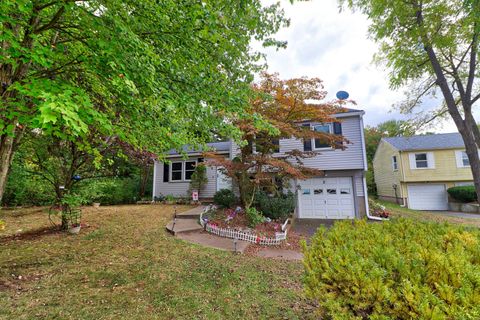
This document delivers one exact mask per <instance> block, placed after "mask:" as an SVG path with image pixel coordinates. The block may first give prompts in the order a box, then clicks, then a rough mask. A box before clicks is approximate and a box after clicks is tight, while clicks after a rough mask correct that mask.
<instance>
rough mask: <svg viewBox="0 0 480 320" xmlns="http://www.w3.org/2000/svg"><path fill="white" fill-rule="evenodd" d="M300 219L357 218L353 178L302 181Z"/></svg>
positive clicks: (299, 198)
mask: <svg viewBox="0 0 480 320" xmlns="http://www.w3.org/2000/svg"><path fill="white" fill-rule="evenodd" d="M298 184H299V186H300V189H299V190H298V217H299V218H304V219H353V218H355V202H354V189H353V184H352V178H351V177H338V178H312V179H308V180H305V181H300V182H299V183H298Z"/></svg>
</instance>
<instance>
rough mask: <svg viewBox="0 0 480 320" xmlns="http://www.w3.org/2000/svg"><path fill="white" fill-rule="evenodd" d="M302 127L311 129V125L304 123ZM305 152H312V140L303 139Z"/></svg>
mask: <svg viewBox="0 0 480 320" xmlns="http://www.w3.org/2000/svg"><path fill="white" fill-rule="evenodd" d="M302 127H310V123H304V124H302ZM303 151H312V139H307V140H305V139H303Z"/></svg>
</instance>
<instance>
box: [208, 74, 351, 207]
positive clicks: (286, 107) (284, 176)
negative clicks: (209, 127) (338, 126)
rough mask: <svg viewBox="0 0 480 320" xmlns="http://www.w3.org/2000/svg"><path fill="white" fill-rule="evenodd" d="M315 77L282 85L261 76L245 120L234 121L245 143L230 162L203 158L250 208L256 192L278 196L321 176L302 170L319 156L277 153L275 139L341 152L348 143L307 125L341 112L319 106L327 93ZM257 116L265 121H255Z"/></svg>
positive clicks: (330, 119) (337, 107) (334, 107)
mask: <svg viewBox="0 0 480 320" xmlns="http://www.w3.org/2000/svg"><path fill="white" fill-rule="evenodd" d="M323 89H324V87H323V85H322V80H320V79H319V78H306V77H302V78H295V79H290V80H281V79H279V77H278V74H267V73H264V74H262V78H261V81H260V82H259V83H258V84H255V85H253V91H254V93H255V94H254V96H253V97H254V98H253V99H252V102H251V104H250V106H249V110H248V111H249V113H250V114H251V118H250V119H249V120H238V121H237V120H235V119H233V120H232V121H233V122H234V123H235V124H236V126H237V127H238V128H239V129H240V130H241V132H242V139H243V144H242V146H241V147H240V148H239V153H238V155H235V156H234V158H233V159H228V158H225V157H223V156H221V155H218V154H215V153H206V154H205V157H206V158H208V159H209V160H208V161H207V164H208V165H211V166H220V167H223V169H222V170H223V171H224V173H225V174H226V175H227V176H229V177H231V178H232V180H233V182H234V183H235V185H236V186H238V188H239V193H240V200H241V203H242V205H243V206H244V207H245V208H249V207H250V206H251V205H252V203H253V201H254V197H255V193H256V191H257V190H258V189H259V188H268V189H269V190H271V191H272V192H279V189H281V188H279V186H282V182H283V185H284V183H285V182H287V181H290V179H301V180H303V179H307V178H308V177H311V176H316V175H322V174H323V172H322V170H320V169H314V168H310V167H306V166H304V162H303V160H304V159H306V158H311V157H314V156H316V155H318V152H315V151H305V150H303V149H302V150H298V149H295V150H289V151H286V152H283V150H280V149H279V140H280V139H288V138H296V139H300V140H304V141H312V140H313V139H318V140H319V141H320V142H321V143H322V144H328V145H330V146H332V147H333V148H341V149H343V148H345V144H346V143H348V141H346V140H345V138H344V137H343V136H341V135H335V134H331V133H325V132H319V131H314V130H312V129H311V127H310V125H306V124H308V123H331V122H335V121H338V120H337V119H335V118H334V117H333V115H334V114H335V113H338V112H341V111H342V110H343V107H342V104H343V103H344V102H341V101H335V102H323V100H324V99H325V97H326V94H327V93H326V92H325V91H324V90H323ZM259 117H261V118H262V119H263V120H264V121H263V122H260V125H259V121H257V120H256V119H259Z"/></svg>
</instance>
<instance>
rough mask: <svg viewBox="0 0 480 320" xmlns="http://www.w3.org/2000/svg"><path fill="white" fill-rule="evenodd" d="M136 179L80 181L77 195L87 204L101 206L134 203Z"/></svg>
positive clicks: (136, 197) (136, 192) (136, 190)
mask: <svg viewBox="0 0 480 320" xmlns="http://www.w3.org/2000/svg"><path fill="white" fill-rule="evenodd" d="M138 183H139V181H138V179H136V177H135V178H105V179H92V180H89V181H88V180H85V181H82V182H81V183H80V184H79V185H78V189H79V190H78V193H79V194H80V195H81V196H82V197H83V198H84V199H86V200H87V202H88V203H93V202H100V203H101V204H103V205H113V204H126V203H135V202H136V201H137V200H139V199H138Z"/></svg>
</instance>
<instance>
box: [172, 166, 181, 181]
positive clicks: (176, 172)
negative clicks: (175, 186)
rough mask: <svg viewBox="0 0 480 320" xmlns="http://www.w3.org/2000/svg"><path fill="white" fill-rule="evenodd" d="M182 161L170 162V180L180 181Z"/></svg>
mask: <svg viewBox="0 0 480 320" xmlns="http://www.w3.org/2000/svg"><path fill="white" fill-rule="evenodd" d="M182 171H183V162H172V171H171V181H182Z"/></svg>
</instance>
